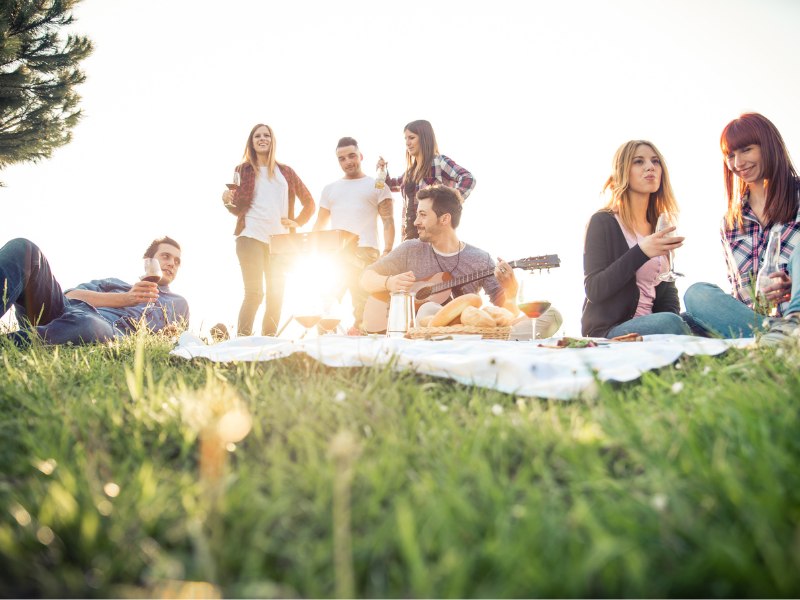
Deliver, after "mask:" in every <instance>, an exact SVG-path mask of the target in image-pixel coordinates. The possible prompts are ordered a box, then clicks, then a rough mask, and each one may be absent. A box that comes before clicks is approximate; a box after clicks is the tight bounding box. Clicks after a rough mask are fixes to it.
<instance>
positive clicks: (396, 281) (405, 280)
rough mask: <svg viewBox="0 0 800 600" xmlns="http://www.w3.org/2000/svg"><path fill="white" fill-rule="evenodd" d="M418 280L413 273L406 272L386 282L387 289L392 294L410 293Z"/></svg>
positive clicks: (393, 276)
mask: <svg viewBox="0 0 800 600" xmlns="http://www.w3.org/2000/svg"><path fill="white" fill-rule="evenodd" d="M416 280H417V278H416V277H414V272H413V271H406V272H405V273H400V274H399V275H392V276H391V277H389V279H388V280H386V287H387V288H388V290H389V291H390V292H410V291H411V287H412V286H413V285H414V282H415V281H416Z"/></svg>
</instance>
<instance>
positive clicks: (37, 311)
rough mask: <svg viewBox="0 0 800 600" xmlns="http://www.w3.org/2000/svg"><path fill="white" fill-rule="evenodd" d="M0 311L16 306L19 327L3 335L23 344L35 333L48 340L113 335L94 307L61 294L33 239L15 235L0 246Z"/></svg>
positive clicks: (83, 339)
mask: <svg viewBox="0 0 800 600" xmlns="http://www.w3.org/2000/svg"><path fill="white" fill-rule="evenodd" d="M0 297H1V298H2V313H1V314H2V315H4V314H5V313H6V312H7V311H8V309H9V308H11V306H14V308H15V310H16V316H17V321H18V322H19V325H20V330H19V331H15V332H13V333H11V334H9V335H7V337H9V338H11V339H12V340H13V341H14V342H15V343H17V344H23V343H25V342H27V341H29V340H30V339H31V338H32V337H35V336H38V337H39V338H41V339H42V341H44V342H46V343H48V344H66V343H68V342H71V343H73V344H80V343H91V342H96V341H106V340H110V339H113V338H114V336H115V335H114V334H115V330H114V327H113V325H112V324H111V323H109V322H108V321H107V320H105V319H104V318H103V317H101V316H100V315H99V314H98V313H97V311H96V310H95V309H94V307H92V306H90V305H89V304H86V303H85V302H82V301H81V300H70V299H69V298H67V297H66V296H64V292H63V291H62V289H61V285H60V284H59V283H58V281H56V279H55V277H53V273H52V272H51V270H50V264H49V263H48V262H47V259H46V258H45V256H44V254H42V251H41V250H40V249H39V248H38V246H36V244H34V243H33V242H31V241H29V240H26V239H23V238H16V239H13V240H11V241H10V242H8V243H7V244H6V245H5V246H3V247H2V248H0Z"/></svg>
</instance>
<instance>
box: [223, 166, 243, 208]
mask: <svg viewBox="0 0 800 600" xmlns="http://www.w3.org/2000/svg"><path fill="white" fill-rule="evenodd" d="M241 184H242V176H241V174H240V173H239V171H234V172H233V183H226V184H225V187H227V188H228V189H229V190H231V191H235V190H236V189H237V188H238V187H239V186H240V185H241ZM225 206H229V207H230V206H233V202H226V203H225Z"/></svg>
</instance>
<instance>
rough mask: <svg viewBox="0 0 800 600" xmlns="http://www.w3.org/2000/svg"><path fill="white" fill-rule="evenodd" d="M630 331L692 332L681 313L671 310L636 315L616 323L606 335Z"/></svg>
mask: <svg viewBox="0 0 800 600" xmlns="http://www.w3.org/2000/svg"><path fill="white" fill-rule="evenodd" d="M628 333H638V334H640V335H652V334H656V333H673V334H675V335H691V333H692V332H691V330H690V329H689V326H688V325H687V324H686V322H685V321H684V320H683V319H682V318H681V316H680V315H676V314H675V313H671V312H658V313H651V314H649V315H643V316H641V317H634V318H633V319H631V320H630V321H625V322H624V323H620V324H619V325H614V327H612V328H611V329H609V330H608V333H606V337H608V338H612V337H617V336H618V335H625V334H628Z"/></svg>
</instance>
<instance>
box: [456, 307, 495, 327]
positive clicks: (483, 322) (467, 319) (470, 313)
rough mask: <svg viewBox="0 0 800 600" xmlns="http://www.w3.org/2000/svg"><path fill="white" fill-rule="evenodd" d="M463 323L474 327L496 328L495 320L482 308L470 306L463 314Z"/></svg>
mask: <svg viewBox="0 0 800 600" xmlns="http://www.w3.org/2000/svg"><path fill="white" fill-rule="evenodd" d="M461 322H462V323H463V324H464V325H472V326H473V327H494V326H495V325H494V319H493V318H492V317H491V316H489V314H488V313H486V312H484V311H483V310H482V309H480V308H475V307H474V306H468V307H467V308H465V309H464V312H462V313H461Z"/></svg>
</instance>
